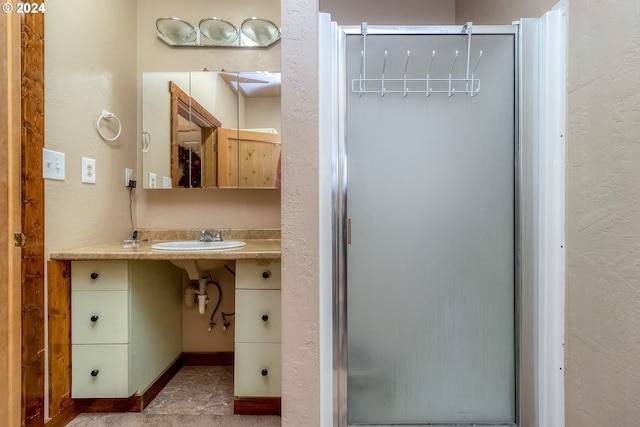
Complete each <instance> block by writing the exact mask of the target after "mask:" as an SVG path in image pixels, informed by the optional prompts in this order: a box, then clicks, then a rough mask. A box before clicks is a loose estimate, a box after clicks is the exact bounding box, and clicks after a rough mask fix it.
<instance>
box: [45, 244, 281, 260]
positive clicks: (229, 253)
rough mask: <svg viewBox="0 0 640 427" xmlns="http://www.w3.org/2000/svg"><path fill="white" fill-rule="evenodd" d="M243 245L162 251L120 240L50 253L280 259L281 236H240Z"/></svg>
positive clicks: (127, 257) (108, 257)
mask: <svg viewBox="0 0 640 427" xmlns="http://www.w3.org/2000/svg"><path fill="white" fill-rule="evenodd" d="M242 241H244V242H246V246H243V247H241V248H236V249H227V250H223V251H184V252H180V251H176V252H174V251H163V250H155V249H151V245H152V244H154V243H159V242H160V240H154V241H153V242H143V243H140V245H139V246H138V247H136V248H125V247H124V246H123V244H122V243H113V244H106V245H98V246H90V247H86V248H78V249H69V250H59V251H55V252H52V253H51V254H50V258H51V259H56V260H69V261H82V260H132V259H144V260H154V259H155V260H171V259H228V260H236V259H280V256H281V250H280V239H242Z"/></svg>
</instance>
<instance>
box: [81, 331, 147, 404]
mask: <svg viewBox="0 0 640 427" xmlns="http://www.w3.org/2000/svg"><path fill="white" fill-rule="evenodd" d="M71 378H72V384H71V397H72V398H74V399H78V398H89V397H112V398H113V397H129V396H131V395H132V394H133V393H134V391H135V390H131V387H130V381H129V345H128V344H113V345H73V346H71Z"/></svg>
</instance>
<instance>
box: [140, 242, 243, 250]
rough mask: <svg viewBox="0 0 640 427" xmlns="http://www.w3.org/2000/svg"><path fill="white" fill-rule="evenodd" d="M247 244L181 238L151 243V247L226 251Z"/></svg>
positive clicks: (158, 248) (157, 248)
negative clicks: (173, 240)
mask: <svg viewBox="0 0 640 427" xmlns="http://www.w3.org/2000/svg"><path fill="white" fill-rule="evenodd" d="M244 245H246V243H245V242H241V241H239V240H223V241H220V242H201V241H198V240H180V241H175V242H162V243H156V244H154V245H151V249H156V250H161V251H174V252H186V251H224V250H227V249H235V248H241V247H242V246H244Z"/></svg>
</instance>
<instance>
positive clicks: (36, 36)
mask: <svg viewBox="0 0 640 427" xmlns="http://www.w3.org/2000/svg"><path fill="white" fill-rule="evenodd" d="M21 35H22V56H21V58H22V60H21V73H22V106H21V120H22V141H21V146H22V203H23V204H22V230H23V233H24V234H25V235H26V238H27V243H26V246H25V247H24V248H23V249H22V279H21V280H22V286H21V288H22V412H23V419H24V424H23V425H24V426H26V427H29V426H42V425H44V309H45V307H44V180H43V178H42V149H43V148H44V14H26V15H22V31H21Z"/></svg>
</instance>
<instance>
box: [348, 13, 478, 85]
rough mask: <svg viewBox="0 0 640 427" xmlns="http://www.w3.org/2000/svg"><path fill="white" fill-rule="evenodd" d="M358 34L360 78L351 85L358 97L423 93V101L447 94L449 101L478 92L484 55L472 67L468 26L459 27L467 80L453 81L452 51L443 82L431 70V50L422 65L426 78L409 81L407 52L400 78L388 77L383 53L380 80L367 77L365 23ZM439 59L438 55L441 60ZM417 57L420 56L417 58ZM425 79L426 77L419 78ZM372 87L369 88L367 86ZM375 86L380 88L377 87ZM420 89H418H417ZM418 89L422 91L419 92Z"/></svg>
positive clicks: (455, 59) (470, 26)
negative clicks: (360, 39) (464, 46)
mask: <svg viewBox="0 0 640 427" xmlns="http://www.w3.org/2000/svg"><path fill="white" fill-rule="evenodd" d="M360 28H361V33H362V36H363V48H362V50H361V51H360V75H359V76H358V78H357V79H353V80H352V81H351V90H352V92H355V93H358V95H359V96H362V95H364V94H365V93H371V92H375V93H379V94H380V96H381V97H384V96H385V95H386V94H388V93H402V94H403V96H404V97H406V96H408V95H409V93H424V94H425V96H426V97H428V96H431V95H432V94H434V93H438V94H445V93H446V94H447V95H448V96H449V97H451V96H453V95H455V94H458V93H464V94H469V95H470V96H472V97H473V96H476V95H478V93H479V92H480V79H479V78H477V74H476V72H477V70H478V65H479V64H480V60H481V59H482V56H483V51H482V50H480V51H479V55H478V58H477V60H476V61H475V64H473V65H472V64H471V50H472V49H471V36H472V34H473V23H471V22H467V23H466V24H464V25H463V27H462V33H463V34H466V35H467V36H468V37H467V63H466V76H465V77H464V78H454V70H455V68H456V65H457V62H458V57H459V56H460V51H459V50H455V51H454V57H453V62H452V63H451V67H450V68H449V74H448V75H445V76H446V77H445V76H442V77H444V78H434V76H432V73H431V70H432V67H433V64H434V63H435V59H436V51H435V50H432V51H431V55H430V56H429V55H427V59H426V61H425V66H426V78H411V76H410V75H409V61H410V60H411V51H410V50H407V51H406V55H407V56H406V58H405V65H404V74H403V75H402V77H401V78H390V77H391V76H388V75H387V62H388V61H387V60H388V59H389V51H387V50H385V51H384V58H383V62H382V72H381V73H380V77H379V78H370V77H368V76H367V32H368V30H367V23H366V22H363V23H362V25H361V27H360ZM440 56H441V55H439V57H440ZM418 57H420V54H418ZM422 75H423V76H425V74H422ZM367 83H371V85H369V86H368V85H367ZM378 84H379V85H380V87H378ZM419 88H420V89H419ZM421 88H424V90H422V89H421Z"/></svg>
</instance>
